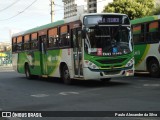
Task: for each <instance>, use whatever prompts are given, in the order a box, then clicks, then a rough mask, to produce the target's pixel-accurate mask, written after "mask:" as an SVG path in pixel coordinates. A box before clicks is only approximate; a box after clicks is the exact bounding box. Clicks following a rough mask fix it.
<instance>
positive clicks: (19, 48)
mask: <svg viewBox="0 0 160 120" xmlns="http://www.w3.org/2000/svg"><path fill="white" fill-rule="evenodd" d="M22 50H23V48H22V36H19V37H17V51H22Z"/></svg>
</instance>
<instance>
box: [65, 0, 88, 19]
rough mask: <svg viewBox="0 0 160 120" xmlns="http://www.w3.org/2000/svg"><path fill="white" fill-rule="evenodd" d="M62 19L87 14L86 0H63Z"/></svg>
mask: <svg viewBox="0 0 160 120" xmlns="http://www.w3.org/2000/svg"><path fill="white" fill-rule="evenodd" d="M63 2H64V19H67V18H70V17H73V16H77V15H79V14H82V13H87V0H63Z"/></svg>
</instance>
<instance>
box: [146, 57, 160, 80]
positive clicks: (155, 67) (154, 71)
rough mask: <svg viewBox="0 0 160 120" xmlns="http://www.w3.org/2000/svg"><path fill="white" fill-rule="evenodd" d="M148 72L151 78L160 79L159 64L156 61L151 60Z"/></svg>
mask: <svg viewBox="0 0 160 120" xmlns="http://www.w3.org/2000/svg"><path fill="white" fill-rule="evenodd" d="M148 71H149V73H150V75H151V77H155V78H157V77H160V66H159V62H158V61H157V60H156V59H152V60H151V61H149V64H148Z"/></svg>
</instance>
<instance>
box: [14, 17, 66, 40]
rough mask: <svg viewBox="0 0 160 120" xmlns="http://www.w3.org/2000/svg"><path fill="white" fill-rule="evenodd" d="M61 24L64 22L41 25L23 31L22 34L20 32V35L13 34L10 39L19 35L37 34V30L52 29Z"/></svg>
mask: <svg viewBox="0 0 160 120" xmlns="http://www.w3.org/2000/svg"><path fill="white" fill-rule="evenodd" d="M61 24H64V20H59V21H56V22H52V23H49V24H46V25H42V26H39V27H36V28H32V29H29V30H26V31H23V32H20V33H16V34H13V35H12V37H15V36H19V35H25V34H28V33H33V32H38V31H39V30H43V29H47V28H52V27H55V26H58V25H61Z"/></svg>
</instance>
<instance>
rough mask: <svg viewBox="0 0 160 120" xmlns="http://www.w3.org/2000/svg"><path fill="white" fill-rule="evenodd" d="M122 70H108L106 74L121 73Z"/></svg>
mask: <svg viewBox="0 0 160 120" xmlns="http://www.w3.org/2000/svg"><path fill="white" fill-rule="evenodd" d="M120 72H121V71H120V70H116V71H107V72H104V74H105V75H114V74H120Z"/></svg>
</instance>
